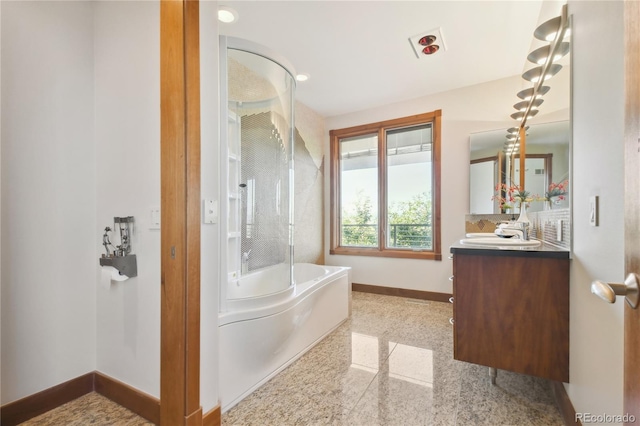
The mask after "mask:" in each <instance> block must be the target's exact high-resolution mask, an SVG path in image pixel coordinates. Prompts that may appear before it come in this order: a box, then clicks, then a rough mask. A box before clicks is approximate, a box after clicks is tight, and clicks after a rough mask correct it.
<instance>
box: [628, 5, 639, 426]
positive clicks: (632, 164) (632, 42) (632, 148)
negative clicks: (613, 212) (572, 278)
mask: <svg viewBox="0 0 640 426" xmlns="http://www.w3.org/2000/svg"><path fill="white" fill-rule="evenodd" d="M624 3H625V4H624V58H625V71H624V91H625V95H624V96H625V103H624V111H625V112H624V114H625V119H624V149H625V153H624V159H625V160H624V163H625V164H624V166H625V172H624V174H625V183H624V191H625V200H624V206H625V207H624V216H625V219H624V221H625V224H624V227H625V229H624V235H625V245H624V251H625V254H624V255H625V256H624V257H625V276H627V275H629V274H630V273H636V274H640V200H639V199H638V194H640V183H639V182H638V174H639V173H638V170H640V76H639V75H638V74H639V73H640V29H639V27H640V2H637V1H625V2H624ZM624 305H625V308H624V413H625V414H629V415H633V416H635V419H639V418H640V366H639V365H638V356H639V355H640V308H638V309H633V308H631V307H630V306H629V305H628V304H627V303H625V304H624ZM625 424H627V423H626V422H625ZM629 424H630V423H629Z"/></svg>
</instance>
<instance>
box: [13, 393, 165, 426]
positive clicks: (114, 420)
mask: <svg viewBox="0 0 640 426" xmlns="http://www.w3.org/2000/svg"><path fill="white" fill-rule="evenodd" d="M20 425H21V426H54V425H55V426H86V425H96V426H106V425H110V426H147V425H153V423H149V422H148V421H146V420H145V419H143V418H142V417H140V416H138V415H137V414H135V413H134V412H132V411H129V410H127V409H126V408H124V407H122V406H121V405H118V404H116V403H115V402H113V401H111V400H109V399H107V398H105V397H104V396H102V395H100V394H97V393H95V392H91V393H88V394H86V395H83V396H81V397H80V398H78V399H74V400H73V401H71V402H68V403H66V404H64V405H61V406H60V407H58V408H55V409H53V410H51V411H47V412H46V413H44V414H41V415H40V416H37V417H34V418H32V419H31V420H28V421H26V422H24V423H20Z"/></svg>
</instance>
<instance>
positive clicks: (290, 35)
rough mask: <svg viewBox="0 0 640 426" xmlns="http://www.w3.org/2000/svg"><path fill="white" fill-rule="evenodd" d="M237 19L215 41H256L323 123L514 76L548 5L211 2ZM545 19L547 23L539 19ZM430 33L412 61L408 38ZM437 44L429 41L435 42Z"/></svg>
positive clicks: (550, 10)
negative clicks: (437, 38)
mask: <svg viewBox="0 0 640 426" xmlns="http://www.w3.org/2000/svg"><path fill="white" fill-rule="evenodd" d="M219 5H220V6H223V5H224V6H229V7H231V8H233V9H235V10H236V11H237V12H238V15H239V19H238V20H237V22H235V23H233V24H224V23H220V24H219V31H220V34H223V35H229V36H234V37H240V38H243V39H246V40H250V41H252V42H256V43H259V44H261V45H263V46H265V47H267V48H269V49H271V50H273V51H275V52H277V53H278V54H279V55H281V56H283V57H285V58H286V59H287V60H288V61H289V62H290V63H291V64H292V65H293V67H294V68H295V71H296V72H297V73H307V74H309V75H310V79H309V80H308V81H307V82H301V83H298V85H297V88H296V98H297V99H298V100H299V101H300V102H302V103H304V104H305V105H307V106H308V107H310V108H311V109H313V110H315V111H316V112H318V113H319V114H321V115H322V116H324V117H331V116H336V115H341V114H346V113H350V112H354V111H361V110H365V109H369V108H374V107H377V106H382V105H388V104H392V103H395V102H401V101H405V100H409V99H415V98H419V97H423V96H427V95H430V94H434V93H439V92H445V91H448V90H453V89H457V88H460V87H465V86H470V85H474V84H479V83H483V82H487V81H493V80H497V79H501V78H505V77H511V76H514V75H519V74H522V73H523V71H525V70H527V69H529V68H531V67H533V65H532V64H527V63H526V56H527V54H528V53H529V52H530V51H531V50H532V46H533V45H534V44H533V43H534V39H533V31H534V30H535V28H536V27H537V25H538V24H539V23H541V22H543V21H544V20H546V19H548V18H550V17H553V16H557V15H559V13H560V8H561V3H559V2H555V1H554V2H550V1H544V2H543V1H539V0H537V1H522V0H521V1H518V0H513V1H329V0H324V1H302V0H299V1H294V0H290V1H227V0H225V1H220V2H219ZM545 14H546V16H545ZM430 30H439V31H440V32H441V34H442V39H443V41H444V48H443V47H442V44H441V46H440V47H441V48H440V51H438V52H437V53H436V54H434V55H432V56H424V57H422V58H421V59H418V58H417V56H416V54H415V52H414V50H413V48H412V46H411V43H410V42H409V38H410V37H413V36H417V35H427V34H428V33H429V32H430ZM436 43H438V42H436Z"/></svg>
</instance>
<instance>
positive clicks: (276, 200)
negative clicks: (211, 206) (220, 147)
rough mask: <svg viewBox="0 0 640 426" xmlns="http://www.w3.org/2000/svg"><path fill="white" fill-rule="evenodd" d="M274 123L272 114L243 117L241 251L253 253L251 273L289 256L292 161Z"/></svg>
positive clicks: (275, 263) (265, 113)
mask: <svg viewBox="0 0 640 426" xmlns="http://www.w3.org/2000/svg"><path fill="white" fill-rule="evenodd" d="M273 122H274V120H273V119H272V113H269V112H263V113H259V114H253V115H247V116H244V117H242V131H241V133H242V158H241V164H242V172H241V175H242V176H241V179H240V180H241V182H243V183H244V184H246V185H247V186H246V187H245V188H244V189H243V190H242V191H241V192H242V193H241V203H242V207H241V208H240V211H241V216H242V217H241V224H242V226H241V229H242V236H241V237H242V240H241V251H242V253H247V252H249V250H251V256H250V257H249V271H252V270H256V269H260V268H264V267H266V266H271V265H277V264H280V263H286V262H287V256H288V255H289V251H288V250H287V245H286V244H287V243H286V241H288V240H289V211H288V209H289V208H288V205H289V201H288V199H289V195H288V194H289V184H288V183H289V169H288V167H289V166H288V162H289V158H288V155H287V149H286V147H285V146H284V143H283V140H282V137H280V134H279V132H278V130H277V129H276V127H275V126H274V125H273ZM274 189H275V192H274ZM283 241H284V242H285V243H284V244H283Z"/></svg>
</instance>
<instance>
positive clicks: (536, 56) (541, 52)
mask: <svg viewBox="0 0 640 426" xmlns="http://www.w3.org/2000/svg"><path fill="white" fill-rule="evenodd" d="M570 49H571V45H570V44H569V43H567V42H564V41H563V42H562V43H559V44H558V48H557V49H556V51H555V53H554V54H553V58H551V62H555V61H557V60H558V59H560V58H562V57H563V56H565V55H566V54H567V53H569V50H570ZM550 55H551V45H548V46H542V47H540V48H538V49H536V50H534V51H533V52H531V53H529V56H527V59H528V60H529V62H533V63H534V64H538V65H544V64H545V63H546V62H547V61H548V60H549V56H550Z"/></svg>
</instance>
